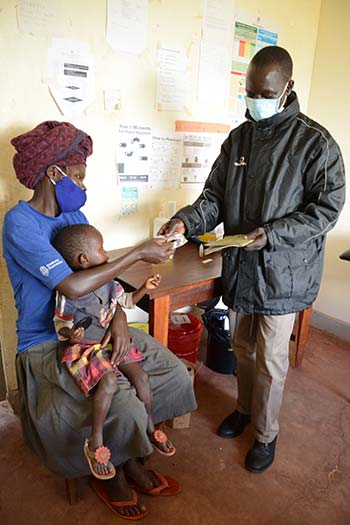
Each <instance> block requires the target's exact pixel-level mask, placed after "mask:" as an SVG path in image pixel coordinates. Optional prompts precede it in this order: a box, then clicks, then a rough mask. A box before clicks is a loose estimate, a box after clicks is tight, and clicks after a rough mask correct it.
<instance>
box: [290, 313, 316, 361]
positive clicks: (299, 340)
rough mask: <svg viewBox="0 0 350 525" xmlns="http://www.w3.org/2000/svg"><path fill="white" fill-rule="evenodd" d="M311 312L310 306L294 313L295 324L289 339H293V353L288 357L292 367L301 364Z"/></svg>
mask: <svg viewBox="0 0 350 525" xmlns="http://www.w3.org/2000/svg"><path fill="white" fill-rule="evenodd" d="M311 314H312V306H310V307H309V308H307V309H306V310H303V311H302V312H299V313H297V314H296V319H295V321H296V322H295V325H294V329H293V333H292V335H291V337H290V338H291V340H292V341H294V345H293V346H294V347H293V353H292V356H291V359H290V364H291V366H292V367H293V368H297V367H298V366H301V364H302V362H303V357H304V350H305V345H306V341H307V337H308V335H309V328H310V318H311Z"/></svg>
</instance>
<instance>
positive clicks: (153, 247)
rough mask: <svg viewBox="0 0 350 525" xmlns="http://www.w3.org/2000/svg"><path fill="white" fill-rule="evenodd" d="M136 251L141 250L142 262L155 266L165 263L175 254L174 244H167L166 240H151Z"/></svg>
mask: <svg viewBox="0 0 350 525" xmlns="http://www.w3.org/2000/svg"><path fill="white" fill-rule="evenodd" d="M136 249H137V250H139V256H140V259H141V260H142V261H146V262H148V263H153V264H159V263H164V262H166V261H168V260H169V257H170V256H171V255H174V253H175V249H174V246H173V243H172V242H167V240H166V239H151V240H150V241H146V242H144V243H142V244H139V246H137V248H136Z"/></svg>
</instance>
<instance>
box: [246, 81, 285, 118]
mask: <svg viewBox="0 0 350 525" xmlns="http://www.w3.org/2000/svg"><path fill="white" fill-rule="evenodd" d="M288 84H289V81H288V82H287V84H286V85H285V87H284V89H283V91H282V95H281V96H280V97H278V98H250V97H245V102H246V105H247V108H248V110H249V113H250V115H251V116H252V117H253V119H254V120H256V121H259V120H263V119H265V118H270V117H273V116H274V115H276V114H277V113H281V111H283V104H281V100H282V99H283V97H285V92H286V90H287V87H288Z"/></svg>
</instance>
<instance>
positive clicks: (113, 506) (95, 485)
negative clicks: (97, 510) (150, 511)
mask: <svg viewBox="0 0 350 525" xmlns="http://www.w3.org/2000/svg"><path fill="white" fill-rule="evenodd" d="M91 487H92V489H93V490H94V492H96V494H97V496H98V497H99V498H100V499H101V500H102V501H103V503H105V504H106V505H107V507H108V508H109V509H110V510H111V511H112V512H114V514H116V515H117V516H119V517H120V518H123V519H124V520H130V521H137V520H141V519H142V518H144V517H145V516H146V514H147V509H146V508H145V510H144V511H142V512H140V513H139V514H135V515H133V516H126V515H125V514H121V512H120V511H119V509H120V507H129V506H130V507H133V506H136V505H137V506H139V503H138V497H137V494H136V492H135V491H134V490H132V499H131V500H129V501H111V500H110V498H109V496H108V493H107V491H106V489H105V484H104V483H101V482H100V481H97V480H96V479H93V480H92V481H91ZM142 506H143V507H144V505H142ZM139 507H140V506H139Z"/></svg>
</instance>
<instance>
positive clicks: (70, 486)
mask: <svg viewBox="0 0 350 525" xmlns="http://www.w3.org/2000/svg"><path fill="white" fill-rule="evenodd" d="M64 481H65V484H66V496H67V499H68V501H69V503H70V505H76V504H77V503H78V501H79V499H80V490H79V478H71V479H67V478H66V479H65V480H64Z"/></svg>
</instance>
